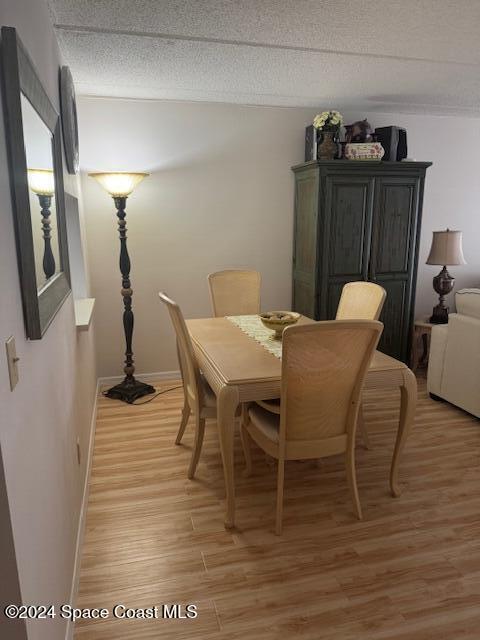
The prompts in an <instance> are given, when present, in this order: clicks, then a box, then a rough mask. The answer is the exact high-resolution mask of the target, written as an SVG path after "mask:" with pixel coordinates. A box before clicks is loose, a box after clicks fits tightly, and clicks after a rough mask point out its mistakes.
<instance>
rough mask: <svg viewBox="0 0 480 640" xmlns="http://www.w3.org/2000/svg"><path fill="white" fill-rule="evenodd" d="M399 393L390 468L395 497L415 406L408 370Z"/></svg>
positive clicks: (412, 380)
mask: <svg viewBox="0 0 480 640" xmlns="http://www.w3.org/2000/svg"><path fill="white" fill-rule="evenodd" d="M400 393H401V404H400V421H399V425H398V432H397V440H396V442H395V450H394V452H393V459H392V467H391V469H390V489H391V492H392V495H393V496H395V497H398V496H399V495H400V494H401V489H400V484H399V482H398V468H399V464H400V456H401V454H402V451H403V449H404V447H405V443H406V441H407V437H408V434H409V433H410V430H411V428H412V425H413V421H414V418H415V409H416V406H417V379H416V378H415V375H414V374H413V372H412V371H410V369H404V371H403V384H402V386H401V387H400Z"/></svg>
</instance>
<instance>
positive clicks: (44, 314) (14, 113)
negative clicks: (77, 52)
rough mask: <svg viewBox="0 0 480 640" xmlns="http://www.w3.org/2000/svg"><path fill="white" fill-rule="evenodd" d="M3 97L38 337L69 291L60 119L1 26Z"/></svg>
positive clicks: (23, 273)
mask: <svg viewBox="0 0 480 640" xmlns="http://www.w3.org/2000/svg"><path fill="white" fill-rule="evenodd" d="M1 36H2V40H1V57H2V76H3V87H2V93H3V102H4V113H5V120H6V127H5V129H6V137H7V146H8V153H9V165H10V167H9V168H10V190H11V196H12V205H13V214H14V222H15V234H16V241H17V257H18V267H19V273H20V284H21V289H22V302H23V312H24V318H25V327H26V334H27V337H28V338H30V339H32V340H39V339H40V338H41V337H42V335H43V334H44V333H45V331H46V329H47V327H48V326H49V324H50V322H51V321H52V319H53V318H54V316H55V314H56V313H57V311H58V310H59V309H60V307H61V306H62V304H63V302H64V301H65V299H66V297H67V296H68V294H69V293H70V272H69V262H68V248H67V233H66V224H65V194H64V190H63V167H62V141H61V133H60V117H59V115H58V113H57V111H56V110H55V108H54V107H53V105H52V103H51V102H50V99H49V97H48V95H47V93H46V92H45V90H44V88H43V86H42V83H41V82H40V79H39V77H38V75H37V72H36V70H35V67H34V65H33V63H32V61H31V60H30V57H29V55H28V53H27V51H26V50H25V48H24V46H23V45H22V42H21V41H20V38H19V37H18V35H17V33H16V30H15V29H13V28H11V27H2V32H1Z"/></svg>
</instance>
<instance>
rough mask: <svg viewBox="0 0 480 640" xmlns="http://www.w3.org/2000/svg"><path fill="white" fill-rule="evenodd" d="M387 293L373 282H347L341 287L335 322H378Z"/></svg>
mask: <svg viewBox="0 0 480 640" xmlns="http://www.w3.org/2000/svg"><path fill="white" fill-rule="evenodd" d="M386 297H387V292H386V291H385V289H384V288H383V287H381V286H380V285H379V284H375V283H374V282H363V281H359V282H347V284H345V285H344V286H343V289H342V294H341V296H340V302H339V303H338V307H337V315H336V320H378V319H379V317H380V314H381V313H382V309H383V304H384V302H385V298H386Z"/></svg>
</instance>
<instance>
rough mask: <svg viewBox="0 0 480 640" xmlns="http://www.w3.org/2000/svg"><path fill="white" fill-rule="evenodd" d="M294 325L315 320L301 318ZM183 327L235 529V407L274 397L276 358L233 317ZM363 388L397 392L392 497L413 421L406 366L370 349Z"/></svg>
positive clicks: (412, 390) (228, 522)
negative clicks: (213, 424)
mask: <svg viewBox="0 0 480 640" xmlns="http://www.w3.org/2000/svg"><path fill="white" fill-rule="evenodd" d="M244 317H245V316H244ZM239 318H242V317H241V316H239ZM252 318H253V317H252ZM298 322H299V323H300V324H303V323H311V322H315V321H314V320H311V319H310V318H306V317H305V316H301V317H300V319H299V321H298ZM186 324H187V328H188V331H189V333H190V337H191V340H192V344H193V348H194V352H195V355H196V357H197V360H198V365H199V367H200V369H201V371H202V372H203V375H204V376H205V378H206V380H207V381H208V383H209V385H210V387H211V388H212V390H213V391H214V393H215V395H216V398H217V427H218V434H219V441H220V450H221V455H222V463H223V472H224V477H225V492H226V509H225V526H226V527H227V528H232V527H234V526H235V472H234V435H235V420H236V418H235V414H236V412H237V408H238V406H239V405H240V404H243V403H248V402H255V401H256V400H268V399H274V398H279V397H280V387H281V369H282V362H281V357H279V354H278V353H272V352H271V350H269V349H268V348H265V342H264V344H262V343H261V342H260V341H258V340H257V339H255V337H252V335H251V334H249V333H248V332H247V331H245V330H243V329H242V328H241V326H239V324H238V323H236V321H235V317H233V318H229V317H217V318H198V319H191V320H186ZM240 324H241V323H240ZM280 355H281V349H280ZM364 388H365V389H400V417H399V422H398V429H397V434H396V440H395V447H394V451H393V457H392V463H391V467H390V490H391V493H392V495H393V496H395V497H396V496H399V495H400V494H401V487H400V483H399V479H398V475H399V465H400V458H401V454H402V451H403V449H404V447H405V443H406V441H407V438H408V434H409V432H410V430H411V427H412V424H413V421H414V417H415V409H416V403H417V381H416V378H415V375H414V374H413V372H412V371H411V370H410V369H409V368H408V367H407V365H406V364H404V363H403V362H400V361H399V360H396V359H395V358H392V357H390V356H388V355H386V354H384V353H382V352H380V351H376V352H375V353H374V355H373V358H372V360H371V363H370V367H369V370H368V373H367V376H366V379H365V385H364Z"/></svg>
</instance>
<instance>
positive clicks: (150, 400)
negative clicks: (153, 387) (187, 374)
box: [132, 384, 183, 404]
mask: <svg viewBox="0 0 480 640" xmlns="http://www.w3.org/2000/svg"><path fill="white" fill-rule="evenodd" d="M176 389H183V385H181V384H179V385H177V386H176V387H170V389H162V390H161V391H157V393H156V394H155V395H154V396H152V397H151V398H148V400H144V401H143V402H132V404H148V403H149V402H152V400H155V398H158V396H161V395H163V394H164V393H168V392H169V391H175V390H176Z"/></svg>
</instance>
